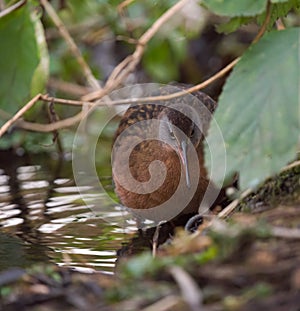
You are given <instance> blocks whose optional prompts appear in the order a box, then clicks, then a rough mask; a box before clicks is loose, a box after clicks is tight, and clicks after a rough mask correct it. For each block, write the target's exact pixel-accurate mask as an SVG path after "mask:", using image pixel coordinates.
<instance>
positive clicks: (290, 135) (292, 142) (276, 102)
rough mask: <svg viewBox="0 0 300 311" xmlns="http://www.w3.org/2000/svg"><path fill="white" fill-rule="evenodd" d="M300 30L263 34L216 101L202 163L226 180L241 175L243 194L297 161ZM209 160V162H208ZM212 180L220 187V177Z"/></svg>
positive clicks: (238, 65)
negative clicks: (220, 168)
mask: <svg viewBox="0 0 300 311" xmlns="http://www.w3.org/2000/svg"><path fill="white" fill-rule="evenodd" d="M299 46H300V28H290V29H287V30H283V31H274V32H271V33H268V34H266V35H265V36H264V37H263V38H262V39H261V40H260V41H259V42H258V43H257V44H255V45H253V46H251V47H250V48H249V49H248V51H247V52H246V53H245V54H244V55H243V57H242V58H241V60H240V61H239V63H238V64H237V65H236V67H235V68H234V70H233V72H232V74H231V75H230V77H229V78H228V80H227V82H226V84H225V87H224V89H223V93H222V94H221V96H220V99H219V107H218V109H217V111H216V114H215V118H216V121H217V122H216V123H218V126H219V127H220V129H221V132H222V134H223V136H224V141H225V146H224V145H222V144H220V142H219V141H218V142H217V141H216V137H217V134H218V128H217V125H216V124H215V123H213V124H212V126H211V129H210V131H209V135H208V138H207V142H208V145H209V147H210V150H212V151H213V152H212V154H211V155H210V154H209V153H208V151H209V149H208V148H206V163H208V167H210V168H211V167H212V163H222V160H223V159H221V158H220V157H221V155H222V154H223V152H224V147H226V152H227V168H226V173H227V176H230V175H231V174H232V173H233V172H240V186H241V189H245V188H247V187H254V186H256V185H257V184H258V183H259V182H261V181H262V180H263V179H265V178H266V177H268V176H270V175H272V174H274V173H276V172H278V171H279V170H280V169H281V168H282V167H283V166H284V165H285V164H287V163H288V162H289V161H291V160H293V159H294V158H295V157H296V152H297V143H298V141H299V133H300V132H299V130H300V116H299V112H300V99H299V85H300V84H299V83H300V58H299V55H300V48H299ZM210 156H212V160H211V158H210ZM215 179H216V180H215V181H216V182H219V183H222V180H221V179H222V176H216V177H215Z"/></svg>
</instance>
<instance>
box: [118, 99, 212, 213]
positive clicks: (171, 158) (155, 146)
mask: <svg viewBox="0 0 300 311" xmlns="http://www.w3.org/2000/svg"><path fill="white" fill-rule="evenodd" d="M202 94H203V93H202ZM198 96H200V99H201V100H202V101H204V104H205V105H206V106H208V107H207V108H208V109H209V111H210V110H214V109H215V106H216V104H215V102H214V101H213V100H212V99H211V98H210V97H208V96H207V95H206V94H204V95H198ZM205 101H206V103H205ZM163 109H165V106H164V105H159V104H158V105H157V104H156V105H155V104H152V103H151V104H139V105H135V106H132V107H130V108H129V109H128V110H127V111H126V113H125V114H124V116H123V118H122V120H121V122H120V125H119V127H118V130H117V132H116V136H115V141H114V143H115V144H116V145H117V147H118V148H117V150H118V153H120V154H123V153H124V154H125V153H126V152H127V151H128V146H130V145H131V142H132V141H133V140H134V139H135V138H137V139H139V138H141V137H144V136H143V135H145V133H146V132H147V131H149V132H151V131H157V126H156V125H154V126H153V128H151V127H148V126H146V127H140V128H134V127H132V128H131V126H132V125H134V124H137V123H138V122H140V121H145V120H154V119H157V118H158V115H159V114H160V113H161V112H162V111H163ZM211 112H213V111H211ZM204 120H205V118H204ZM209 120H210V117H209V116H208V117H207V122H208V123H209ZM206 128H208V125H207V126H205V129H204V130H205V131H206ZM125 131H126V135H124V137H123V138H122V140H121V141H118V138H119V137H120V135H121V134H123V132H125ZM146 136H147V135H146ZM196 153H197V159H196V161H197V163H192V162H190V163H189V168H190V171H191V174H192V175H193V176H197V180H195V178H194V179H193V180H194V182H196V183H197V186H196V191H195V194H194V195H193V196H192V198H191V200H190V201H189V203H188V204H187V205H186V206H185V207H184V210H185V211H188V212H197V211H198V207H199V204H200V201H201V199H202V198H203V196H204V193H205V190H206V188H207V185H208V182H209V181H208V179H207V172H206V169H205V167H204V160H203V148H202V141H201V142H200V144H199V145H198V146H196ZM157 160H158V161H161V162H162V163H163V164H164V165H165V169H166V171H164V170H163V169H157V170H156V171H155V172H154V174H153V176H151V174H150V170H149V168H150V165H151V163H153V161H157ZM112 165H113V171H114V168H117V171H118V175H116V174H113V178H114V182H115V191H116V193H117V195H118V196H119V198H120V200H121V202H122V204H123V205H125V206H127V207H130V208H133V209H137V210H139V209H149V208H152V207H156V206H158V205H160V204H162V203H164V202H166V201H168V200H169V199H170V198H171V197H172V196H173V195H174V193H175V192H176V190H177V187H178V185H179V182H180V178H181V177H182V171H183V170H182V163H181V161H180V158H179V156H178V154H177V153H176V151H175V150H173V149H172V148H171V147H170V146H169V145H168V144H166V143H164V142H162V141H159V140H158V139H157V140H155V139H149V140H145V141H142V142H141V143H139V144H137V145H136V146H135V147H134V148H132V151H131V153H130V156H129V159H126V157H124V159H122V157H118V161H114V160H113V163H112ZM128 166H129V172H130V174H131V176H132V177H133V179H134V180H135V181H136V182H137V184H138V186H137V188H136V189H133V191H131V190H128V188H130V187H127V186H126V185H128V186H130V185H129V184H128V183H130V181H129V178H128V176H127V174H128ZM196 167H197V168H198V169H199V168H200V173H199V171H196ZM115 171H116V170H115ZM164 172H165V173H166V175H165V176H164ZM193 176H192V177H193ZM162 177H164V181H163V183H162V184H161V185H160V186H159V187H158V188H157V189H156V190H154V191H152V192H149V193H147V191H146V193H145V192H144V191H143V190H144V189H143V185H145V184H147V182H149V180H151V179H153V178H154V179H153V181H154V183H155V181H156V180H160V179H161V178H162ZM182 195H184V193H183V194H182Z"/></svg>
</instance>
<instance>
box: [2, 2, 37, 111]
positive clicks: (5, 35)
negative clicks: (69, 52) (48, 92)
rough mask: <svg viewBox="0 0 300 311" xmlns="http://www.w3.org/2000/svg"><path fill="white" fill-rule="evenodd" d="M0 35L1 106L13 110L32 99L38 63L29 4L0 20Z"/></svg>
mask: <svg viewBox="0 0 300 311" xmlns="http://www.w3.org/2000/svg"><path fill="white" fill-rule="evenodd" d="M0 38H1V45H0V72H1V75H0V102H1V109H3V110H5V111H7V112H10V113H14V112H16V111H17V110H18V108H19V107H20V106H21V105H23V104H24V103H26V101H27V100H28V99H29V97H30V88H31V81H32V76H33V73H34V71H35V69H36V67H37V65H38V63H39V53H38V48H37V42H36V37H35V28H34V22H33V21H32V19H31V17H30V10H29V7H28V5H25V6H23V7H21V8H19V9H18V10H15V11H13V12H12V13H10V14H8V15H6V16H4V17H3V18H1V19H0Z"/></svg>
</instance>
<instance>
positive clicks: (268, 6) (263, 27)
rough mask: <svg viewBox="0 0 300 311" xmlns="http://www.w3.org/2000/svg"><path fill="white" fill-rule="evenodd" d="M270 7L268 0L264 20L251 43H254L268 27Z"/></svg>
mask: <svg viewBox="0 0 300 311" xmlns="http://www.w3.org/2000/svg"><path fill="white" fill-rule="evenodd" d="M271 7H272V3H271V2H270V1H268V3H267V9H266V17H265V20H264V22H263V24H262V26H261V28H260V30H259V32H258V33H257V35H256V36H255V38H254V39H253V41H252V43H256V42H257V41H258V40H259V39H260V38H261V37H262V36H263V35H264V33H265V32H266V29H267V27H268V24H269V22H270V18H271Z"/></svg>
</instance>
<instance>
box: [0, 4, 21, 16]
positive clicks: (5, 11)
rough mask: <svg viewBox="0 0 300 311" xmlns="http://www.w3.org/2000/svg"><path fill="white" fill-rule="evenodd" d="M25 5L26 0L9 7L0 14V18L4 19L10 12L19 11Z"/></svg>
mask: <svg viewBox="0 0 300 311" xmlns="http://www.w3.org/2000/svg"><path fill="white" fill-rule="evenodd" d="M25 3H26V0H22V1H19V2H17V3H15V4H13V5H11V6H9V7H8V8H6V9H5V10H3V11H1V12H0V18H2V17H4V16H5V15H8V14H10V13H11V12H13V11H15V10H17V9H19V8H20V7H22V6H23V5H24V4H25Z"/></svg>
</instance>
